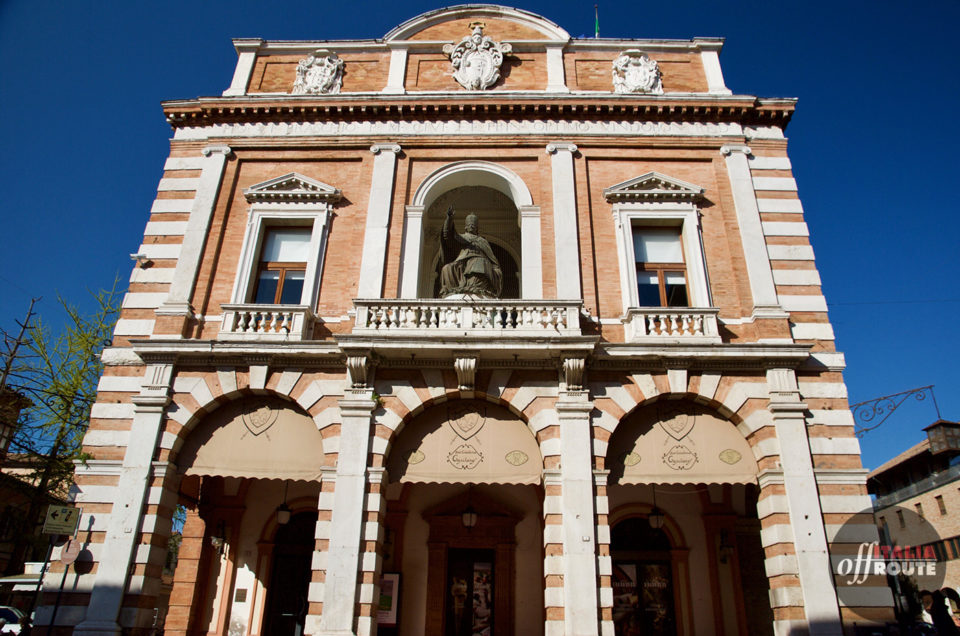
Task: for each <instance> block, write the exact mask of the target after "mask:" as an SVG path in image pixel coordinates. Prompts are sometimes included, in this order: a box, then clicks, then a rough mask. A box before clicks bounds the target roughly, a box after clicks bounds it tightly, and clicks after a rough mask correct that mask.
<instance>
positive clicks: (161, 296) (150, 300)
mask: <svg viewBox="0 0 960 636" xmlns="http://www.w3.org/2000/svg"><path fill="white" fill-rule="evenodd" d="M166 298H167V294H166V293H165V292H127V294H126V295H125V296H124V297H123V302H122V303H121V304H120V306H121V307H123V308H124V309H156V308H157V307H159V306H160V305H162V304H163V301H164V300H166Z"/></svg>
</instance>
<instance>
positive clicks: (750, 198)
mask: <svg viewBox="0 0 960 636" xmlns="http://www.w3.org/2000/svg"><path fill="white" fill-rule="evenodd" d="M720 152H721V153H722V154H723V155H724V157H725V163H726V166H727V175H728V177H729V178H730V190H731V191H732V193H733V205H734V208H736V213H737V224H738V225H739V226H740V241H741V243H742V244H743V255H744V260H745V262H746V265H747V277H748V278H749V280H750V293H751V294H752V295H753V318H754V319H755V320H756V319H772V320H776V321H779V324H778V325H777V326H774V327H773V328H772V329H764V328H758V329H759V331H760V338H761V340H765V339H766V340H770V339H774V340H783V339H789V338H790V329H789V325H788V324H787V319H788V318H789V315H788V314H787V313H786V312H785V311H784V310H783V308H782V307H781V306H780V300H779V298H778V297H777V288H776V285H775V284H774V282H773V268H772V267H771V266H770V257H769V256H768V255H767V241H766V238H765V237H764V234H763V225H762V224H761V222H760V210H759V208H758V207H757V197H756V194H755V192H754V190H753V178H752V177H751V175H750V164H749V162H748V157H749V156H750V155H751V150H750V147H749V146H745V145H735V144H728V145H725V146H723V147H722V148H721V149H720Z"/></svg>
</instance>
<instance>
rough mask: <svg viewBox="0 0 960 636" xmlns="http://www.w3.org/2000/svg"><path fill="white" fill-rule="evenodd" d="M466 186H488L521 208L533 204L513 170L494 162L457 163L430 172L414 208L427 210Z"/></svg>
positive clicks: (414, 197)
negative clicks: (438, 198) (447, 194)
mask: <svg viewBox="0 0 960 636" xmlns="http://www.w3.org/2000/svg"><path fill="white" fill-rule="evenodd" d="M463 186H486V187H488V188H493V189H494V190H498V191H500V192H502V193H503V194H505V195H507V196H508V197H510V199H512V200H513V203H514V205H516V206H517V207H518V208H519V207H521V206H528V205H533V197H531V196H530V189H529V188H528V187H527V184H526V183H524V181H523V179H521V178H520V176H519V175H518V174H517V173H515V172H514V171H513V170H510V169H509V168H507V167H505V166H502V165H500V164H498V163H493V162H491V161H457V162H454V163H449V164H447V165H445V166H443V167H442V168H438V169H437V170H435V171H433V172H432V173H430V175H429V176H428V177H427V178H426V179H424V180H423V182H422V183H421V184H420V185H419V186H418V187H417V190H416V192H415V193H414V195H413V201H412V202H411V205H414V206H419V207H423V208H424V209H427V208H429V207H430V205H431V204H432V203H433V202H434V201H435V200H436V198H437V197H438V196H440V195H441V194H443V193H444V192H447V191H449V190H453V189H454V188H459V187H463Z"/></svg>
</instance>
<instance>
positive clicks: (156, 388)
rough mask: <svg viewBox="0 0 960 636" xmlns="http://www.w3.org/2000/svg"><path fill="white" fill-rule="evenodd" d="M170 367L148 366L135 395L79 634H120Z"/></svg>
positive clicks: (167, 387)
mask: <svg viewBox="0 0 960 636" xmlns="http://www.w3.org/2000/svg"><path fill="white" fill-rule="evenodd" d="M172 376H173V365H171V364H165V363H159V364H150V365H147V369H146V372H145V373H144V378H143V385H142V388H141V389H140V394H139V395H136V396H134V397H133V404H134V411H133V423H132V424H131V426H130V439H129V442H128V443H127V450H126V453H125V454H124V457H123V467H122V468H121V472H120V477H119V479H118V480H117V486H116V488H115V491H114V492H115V496H114V500H113V508H112V510H111V512H110V519H109V521H108V522H107V531H106V536H105V537H104V540H103V545H102V546H101V552H100V554H101V557H100V562H99V563H98V564H97V574H96V579H95V580H94V582H93V589H92V590H91V592H90V602H89V604H88V605H87V611H86V615H85V617H84V619H83V621H82V622H80V624H78V625H77V626H76V628H75V629H74V632H73V633H74V634H77V635H82V636H107V635H111V636H113V635H119V634H120V631H121V628H120V625H119V623H118V619H119V616H120V608H121V606H122V605H123V597H124V594H125V593H126V591H127V583H128V582H129V577H130V572H131V569H132V568H131V563H132V562H133V559H134V550H135V549H136V547H137V545H138V544H139V538H140V530H141V521H142V517H143V513H144V510H145V507H146V503H147V495H148V494H149V492H150V476H151V473H152V468H153V467H152V464H151V460H152V459H153V451H154V449H155V448H156V445H157V439H158V438H159V436H160V431H161V430H162V425H163V414H164V411H165V410H166V406H167V404H169V402H170V396H169V390H170V379H171V377H172Z"/></svg>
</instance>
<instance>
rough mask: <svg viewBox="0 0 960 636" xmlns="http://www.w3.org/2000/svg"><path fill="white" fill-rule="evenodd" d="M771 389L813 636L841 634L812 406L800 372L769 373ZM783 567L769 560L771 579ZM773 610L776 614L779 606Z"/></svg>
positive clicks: (781, 629) (783, 628)
mask: <svg viewBox="0 0 960 636" xmlns="http://www.w3.org/2000/svg"><path fill="white" fill-rule="evenodd" d="M767 390H768V392H769V394H770V404H769V410H770V413H771V414H772V416H773V425H774V428H775V430H776V432H777V441H778V442H779V444H780V465H781V468H782V470H783V477H782V480H783V489H784V491H785V495H786V497H785V499H786V501H785V503H786V508H787V512H788V513H789V516H790V527H791V529H792V534H793V545H794V550H795V558H796V572H797V574H798V575H799V579H800V590H801V593H802V597H803V611H804V615H805V616H804V618H805V621H804V622H805V623H806V625H808V626H809V630H810V634H811V635H820V634H822V635H830V636H840V635H841V634H842V633H843V628H842V626H841V623H840V606H839V603H838V601H837V594H836V590H835V588H834V577H833V569H832V567H831V563H830V552H829V550H828V547H827V535H826V529H825V528H824V523H823V510H822V509H821V506H820V494H819V489H818V487H817V480H816V475H815V474H814V467H813V457H812V456H811V452H810V440H809V437H808V435H807V426H806V419H805V415H804V414H805V412H806V411H807V405H806V404H804V403H803V402H801V401H800V389H799V387H798V385H797V376H796V372H795V371H794V370H793V369H789V368H771V369H768V370H767ZM762 485H763V484H761V486H762ZM774 503H775V502H774ZM767 505H774V504H773V503H771V504H767ZM784 556H790V555H784ZM783 565H784V564H783V559H779V560H778V559H767V568H768V571H767V576H768V577H776V576H779V575H781V574H783V572H780V571H771V568H777V567H781V568H782V567H783ZM788 569H789V568H788ZM771 599H772V600H774V597H773V596H771ZM784 600H787V599H786V598H785V599H784ZM774 605H776V603H774ZM773 609H774V616H776V612H777V607H776V606H775V607H774V608H773ZM774 622H775V626H774V627H775V630H776V632H777V634H781V633H783V634H786V633H792V632H790V629H793V627H795V625H792V624H786V623H785V621H784V620H775V621H774ZM778 623H779V624H780V625H777V624H778Z"/></svg>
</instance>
